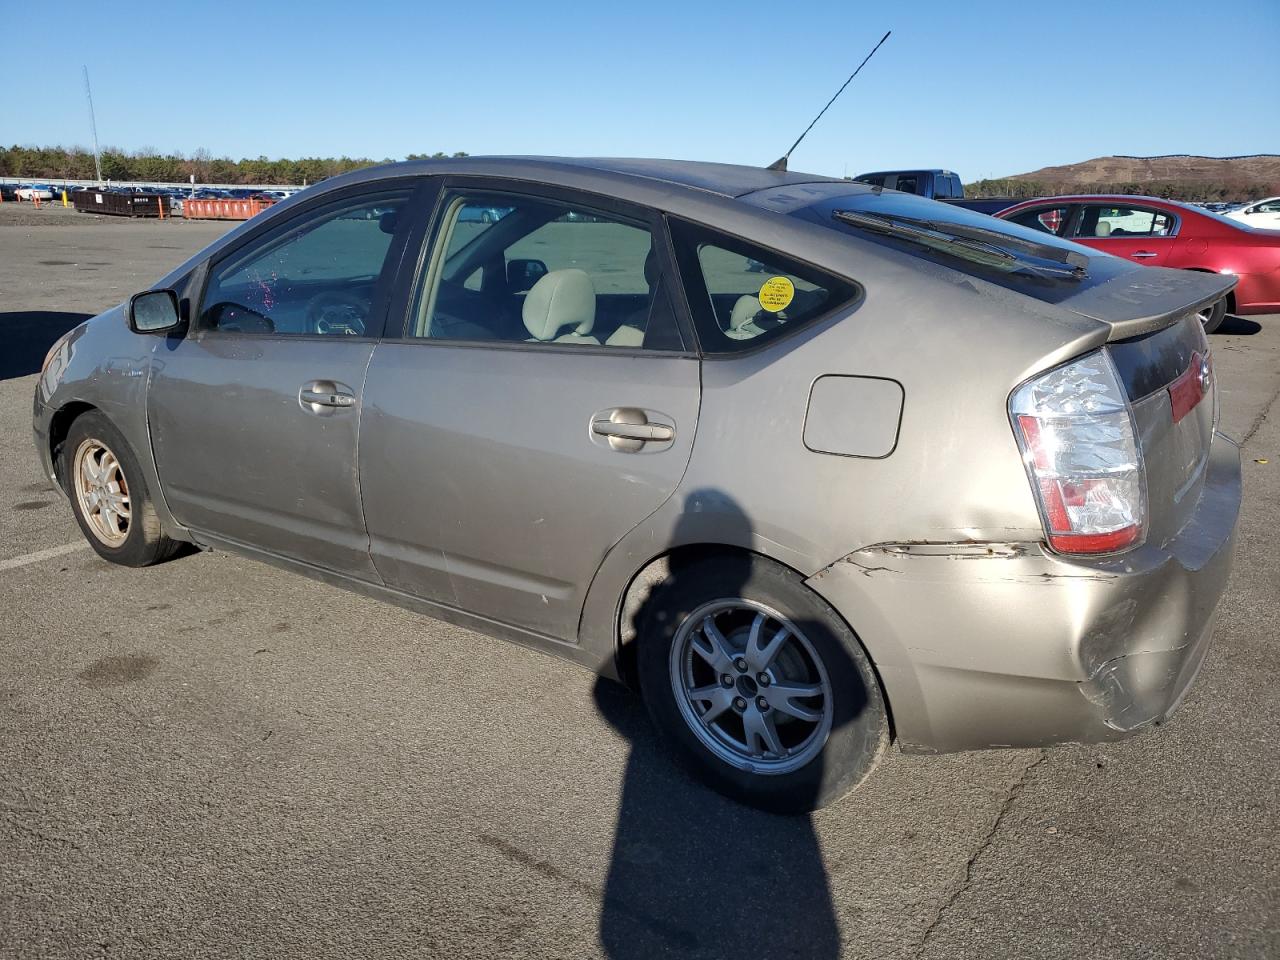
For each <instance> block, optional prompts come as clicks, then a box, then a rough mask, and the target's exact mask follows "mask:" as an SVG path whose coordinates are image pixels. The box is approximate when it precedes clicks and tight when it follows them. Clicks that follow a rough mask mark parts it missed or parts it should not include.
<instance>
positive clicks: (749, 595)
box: [637, 554, 889, 813]
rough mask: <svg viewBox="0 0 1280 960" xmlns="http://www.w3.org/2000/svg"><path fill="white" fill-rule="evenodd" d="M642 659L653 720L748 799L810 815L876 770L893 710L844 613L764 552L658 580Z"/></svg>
mask: <svg viewBox="0 0 1280 960" xmlns="http://www.w3.org/2000/svg"><path fill="white" fill-rule="evenodd" d="M637 667H638V671H639V679H640V685H641V690H642V692H643V694H644V699H645V703H646V705H647V707H648V709H649V713H650V715H651V717H652V718H653V721H654V724H655V725H656V726H657V728H658V730H659V732H660V733H661V734H662V736H663V737H664V739H666V740H667V741H668V742H669V743H670V744H671V745H672V746H673V747H674V748H675V750H676V753H677V754H678V755H679V757H680V758H681V759H682V761H684V763H685V764H686V765H687V766H688V767H689V768H690V770H691V771H692V772H693V773H694V774H695V775H696V776H698V777H699V778H700V779H701V780H703V781H704V782H706V783H707V784H709V785H710V786H711V787H713V788H714V789H716V790H718V791H720V792H721V793H724V794H726V795H728V796H730V797H732V798H734V799H735V800H738V801H739V802H741V803H745V804H747V805H748V806H753V807H757V808H760V809H763V810H769V811H773V812H776V813H807V812H809V811H812V810H816V809H817V808H819V807H822V806H825V805H826V804H828V803H831V802H832V801H834V800H836V799H838V798H839V797H841V796H843V795H844V794H845V793H847V792H849V791H850V790H852V789H853V788H854V787H856V786H857V785H858V784H860V783H861V782H862V781H863V780H864V779H865V778H866V777H867V776H868V775H869V774H870V773H871V771H872V770H873V769H874V768H875V766H876V764H877V763H878V762H879V760H880V757H881V755H882V754H883V753H884V751H885V749H886V747H887V746H888V743H889V720H888V714H887V710H886V708H885V703H884V698H883V696H882V695H881V692H880V686H879V682H878V680H877V679H876V676H875V671H874V668H873V667H872V665H871V661H870V659H869V658H868V657H867V654H866V652H865V651H864V650H863V649H862V645H861V644H860V643H859V642H858V638H857V637H856V636H854V634H853V631H852V630H850V629H849V627H848V626H847V625H846V624H845V623H844V621H843V620H842V619H841V617H840V616H839V614H837V613H836V611H835V610H834V609H832V608H831V606H830V605H829V604H827V603H826V602H825V601H824V600H823V599H822V598H821V597H819V596H818V595H817V594H815V593H814V592H813V591H812V590H810V589H809V588H808V587H806V586H805V585H804V583H803V582H802V581H801V579H800V577H799V576H797V575H796V574H795V573H793V572H792V571H790V570H787V569H786V568H784V567H781V566H779V565H778V564H775V563H773V562H771V561H769V560H766V559H764V558H762V557H756V556H753V555H745V554H734V555H728V554H726V555H720V556H713V557H707V558H704V559H701V560H698V561H695V562H693V563H691V564H687V565H684V566H679V565H673V566H672V572H671V575H670V576H669V577H668V578H667V580H666V581H664V582H663V583H662V584H660V585H658V587H656V588H655V590H654V592H653V594H652V595H651V597H650V599H649V601H648V603H646V605H645V609H644V612H643V613H642V615H641V630H640V636H639V638H638V649H637Z"/></svg>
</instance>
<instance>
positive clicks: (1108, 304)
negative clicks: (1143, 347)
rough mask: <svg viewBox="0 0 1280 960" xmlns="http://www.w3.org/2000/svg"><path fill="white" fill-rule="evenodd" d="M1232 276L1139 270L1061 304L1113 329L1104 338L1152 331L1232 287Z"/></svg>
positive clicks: (1085, 291)
mask: <svg viewBox="0 0 1280 960" xmlns="http://www.w3.org/2000/svg"><path fill="white" fill-rule="evenodd" d="M1235 285H1236V277H1235V276H1234V275H1232V274H1221V273H1201V272H1199V271H1197V270H1164V269H1160V268H1158V267H1155V268H1152V267H1143V268H1141V269H1134V270H1130V271H1128V272H1127V273H1122V274H1121V275H1120V276H1118V277H1116V278H1114V279H1112V280H1110V281H1108V282H1106V283H1100V284H1098V285H1097V286H1094V287H1090V288H1089V289H1087V290H1082V291H1080V293H1078V294H1077V295H1075V296H1073V297H1071V298H1070V299H1069V300H1067V301H1064V302H1063V303H1062V304H1061V305H1062V306H1063V307H1065V308H1067V309H1068V310H1071V311H1073V312H1074V313H1078V314H1080V315H1081V316H1085V317H1089V318H1090V319H1092V320H1101V321H1102V322H1103V323H1106V324H1109V325H1110V326H1111V334H1110V335H1109V336H1108V337H1107V340H1109V341H1110V340H1127V339H1129V338H1130V337H1140V336H1142V335H1143V334H1146V333H1154V332H1155V331H1156V330H1163V329H1164V328H1165V327H1167V326H1170V325H1172V324H1173V323H1176V322H1177V321H1178V320H1180V319H1181V318H1183V317H1185V316H1186V315H1187V314H1188V313H1191V312H1193V311H1196V310H1200V309H1201V308H1203V307H1207V306H1209V305H1210V304H1213V303H1216V302H1217V301H1219V300H1221V299H1222V298H1223V297H1225V296H1226V295H1227V294H1228V293H1230V292H1231V290H1232V289H1234V287H1235Z"/></svg>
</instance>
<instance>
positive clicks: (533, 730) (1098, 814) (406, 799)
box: [0, 204, 1280, 960]
mask: <svg viewBox="0 0 1280 960" xmlns="http://www.w3.org/2000/svg"><path fill="white" fill-rule="evenodd" d="M4 207H9V205H8V204H5V205H4V206H3V207H0V338H2V339H0V343H3V344H4V346H3V347H0V482H2V483H3V487H2V489H3V491H4V493H3V499H0V957H4V958H22V960H30V958H41V957H75V958H80V957H174V956H182V957H189V958H197V957H227V956H237V957H246V958H256V957H263V958H271V960H284V958H291V957H308V958H315V957H393V956H394V957H406V956H422V957H503V958H505V957H513V958H524V957H529V958H534V957H563V958H593V957H611V958H636V960H639V958H646V960H648V958H655V957H698V958H708V960H710V958H719V957H728V956H734V957H735V958H754V957H759V958H770V960H774V958H788V957H791V958H809V957H815V958H826V957H835V956H843V957H859V958H861V957H877V958H918V957H923V958H940V960H941V958H947V960H951V958H963V957H982V958H991V957H1014V956H1017V957H1034V958H1064V960H1065V958H1072V960H1076V958H1080V957H1104V958H1129V957H1135V958H1136V957H1144V958H1145V957H1231V958H1246V957H1247V958H1269V957H1276V956H1280V820H1278V817H1277V810H1278V809H1280V725H1278V724H1277V713H1278V712H1280V706H1278V705H1280V696H1278V695H1280V667H1278V666H1277V664H1278V658H1277V648H1276V647H1277V636H1280V586H1278V585H1280V548H1278V546H1277V537H1276V530H1277V529H1278V528H1280V479H1278V475H1280V414H1277V412H1276V410H1277V406H1276V405H1277V402H1278V401H1277V395H1278V393H1280V316H1272V317H1262V318H1253V320H1252V321H1249V320H1239V319H1236V320H1230V321H1228V323H1229V327H1228V328H1227V329H1228V330H1229V331H1230V332H1228V333H1224V334H1220V335H1215V336H1214V337H1213V338H1212V344H1213V349H1214V355H1215V363H1216V368H1217V372H1218V376H1219V379H1220V382H1221V383H1222V385H1223V391H1224V395H1223V402H1222V406H1223V424H1224V429H1225V430H1226V432H1227V433H1228V434H1230V435H1232V436H1235V437H1240V438H1246V443H1245V447H1244V459H1245V483H1246V494H1245V503H1244V514H1243V518H1242V526H1241V531H1240V537H1239V545H1238V548H1237V550H1238V552H1237V556H1236V563H1235V570H1234V573H1233V576H1232V580H1231V584H1230V589H1229V593H1228V595H1227V597H1226V599H1225V601H1224V604H1223V606H1222V608H1221V615H1220V622H1219V626H1218V633H1217V640H1216V644H1215V647H1214V650H1213V652H1212V653H1211V655H1210V657H1209V660H1208V662H1207V664H1206V666H1205V668H1204V670H1203V672H1202V674H1201V676H1200V679H1199V681H1198V682H1197V684H1196V686H1195V687H1194V688H1193V689H1192V692H1191V694H1190V695H1189V697H1188V699H1187V701H1186V703H1185V706H1184V707H1183V709H1182V710H1181V711H1180V712H1179V713H1178V714H1177V715H1176V716H1175V717H1174V718H1173V719H1171V720H1170V721H1169V722H1168V723H1167V724H1166V725H1165V726H1164V727H1163V728H1162V729H1160V730H1158V731H1155V732H1153V733H1152V734H1149V735H1146V736H1142V737H1139V738H1136V739H1131V740H1126V741H1123V742H1120V743H1115V744H1109V745H1106V746H1101V747H1087V746H1072V747H1061V748H1055V749H1051V750H1047V751H1004V752H1000V751H993V752H987V753H975V754H966V755H956V756H942V757H919V756H905V755H901V754H899V753H897V752H896V751H891V753H890V754H889V755H888V757H887V758H886V760H885V762H884V764H883V765H882V767H881V768H880V770H879V771H878V772H877V773H876V774H875V775H874V776H873V777H872V778H871V779H870V780H869V781H868V782H867V783H866V785H865V786H864V787H863V788H862V789H861V790H860V791H859V792H858V793H856V794H854V795H852V796H850V797H848V798H846V799H845V800H844V801H843V802H841V803H839V804H837V805H835V806H834V807H831V808H829V809H827V810H824V811H822V812H820V813H818V814H816V815H815V816H813V817H812V818H778V817H772V816H769V815H766V814H760V813H756V812H753V811H749V810H745V809H743V808H741V807H738V806H736V805H734V804H732V803H730V802H728V801H725V800H722V799H721V798H719V797H718V796H715V795H713V794H710V793H708V792H706V791H705V790H703V789H702V788H700V787H698V786H696V785H695V784H693V783H692V782H690V781H689V780H688V779H687V778H686V777H685V776H684V775H683V774H681V773H680V772H679V771H678V770H676V769H674V768H673V767H672V766H671V765H670V764H669V763H668V761H667V760H666V758H665V757H664V755H663V754H662V752H661V750H660V748H659V747H658V745H657V744H656V743H655V742H654V740H653V737H652V735H651V734H650V731H649V728H648V724H647V721H646V718H645V716H644V713H643V709H642V708H641V706H640V705H639V703H637V702H636V701H634V700H633V699H632V698H631V697H630V696H629V695H627V694H625V693H623V692H622V691H620V690H619V689H617V688H616V687H614V686H612V685H610V684H607V683H601V682H597V681H596V679H595V678H594V677H592V676H591V675H589V674H587V673H585V672H581V671H580V670H578V669H576V668H574V667H571V666H568V665H566V664H563V663H560V662H559V661H556V660H552V659H550V658H548V657H546V656H543V655H540V654H537V653H533V652H531V651H527V650H524V649H521V648H518V647H514V646H510V645H507V644H504V643H501V642H498V641H495V640H490V639H487V638H485V637H482V636H479V635H477V634H474V633H470V632H468V631H466V630H462V629H460V628H457V627H452V626H448V625H444V624H441V623H438V622H435V621H432V620H429V619H426V618H424V617H421V616H418V615H416V614H413V613H410V612H407V611H405V610H401V609H399V608H396V607H392V606H387V605H385V604H380V603H377V602H375V601H372V600H369V599H366V598H363V597H359V596H356V595H354V594H350V593H346V592H343V591H341V590H338V589H335V588H331V587H328V586H324V585H321V584H318V583H314V582H311V581H308V580H305V579H302V578H299V577H296V576H293V575H291V574H287V573H284V572H282V571H278V570H275V569H274V568H269V567H265V566H262V565H258V564H255V563H252V562H250V561H247V560H242V559H239V558H236V557H232V556H228V555H225V554H217V553H214V554H200V555H195V556H189V557H185V558H182V559H179V560H177V561H175V562H171V563H168V564H165V565H163V566H160V567H157V568H153V569H150V570H125V569H120V568H115V567H110V566H108V565H107V564H105V563H102V562H101V561H99V560H98V559H97V558H96V556H95V555H94V554H93V553H91V552H90V551H89V550H87V549H83V548H80V547H79V546H77V545H78V544H79V543H80V537H79V534H78V531H77V528H76V526H75V524H74V522H73V520H72V519H71V513H70V510H69V508H68V506H67V505H66V503H65V501H63V500H62V499H61V498H60V497H59V496H58V495H57V494H55V493H54V492H52V491H51V490H49V489H48V488H47V487H46V486H45V485H44V483H43V482H42V479H41V477H40V475H39V471H38V469H37V467H36V463H35V460H34V457H33V455H32V452H31V448H30V435H29V428H30V423H29V421H30V402H31V400H30V398H31V393H32V390H33V387H34V377H33V376H31V375H30V371H31V369H34V368H32V367H31V366H30V364H31V363H32V362H33V361H31V360H30V359H29V358H30V357H31V356H34V357H35V359H34V363H35V364H36V365H38V364H39V360H40V358H41V357H43V355H44V350H45V348H47V346H48V344H49V343H50V342H52V339H53V337H55V336H56V335H57V333H60V332H61V329H65V328H66V327H67V326H69V325H70V324H71V323H73V322H74V319H73V318H74V317H76V316H79V315H83V314H86V313H93V312H97V311H99V310H101V309H103V308H104V307H106V306H108V305H110V304H111V303H113V302H115V301H118V300H120V299H122V298H123V297H124V296H125V295H127V294H128V293H129V292H131V291H133V290H135V289H140V288H142V287H143V286H145V285H146V284H147V282H148V281H150V280H151V279H154V278H155V277H157V276H159V275H160V274H161V273H162V272H163V271H164V270H165V269H167V268H168V267H169V266H171V265H172V264H175V263H177V262H178V261H179V260H180V259H182V258H183V257H185V256H186V255H187V253H189V252H193V251H195V250H197V249H199V248H200V247H201V246H203V245H204V244H205V243H207V242H208V241H209V240H210V239H212V237H214V236H216V235H217V234H218V233H220V232H221V231H222V230H223V229H226V228H225V226H222V225H217V224H202V225H197V224H187V223H182V222H175V223H164V224H160V223H153V222H147V223H129V222H125V223H122V222H113V221H100V220H95V219H93V218H88V217H83V216H82V215H76V214H74V213H64V212H62V211H58V210H53V211H46V213H47V216H45V218H44V219H39V218H38V215H35V214H34V213H33V212H22V211H19V212H15V211H13V210H12V209H9V210H6V209H4ZM51 227H58V229H50V228H51ZM55 331H56V332H55ZM6 365H7V366H6ZM24 367H25V369H24ZM1260 461H1266V462H1265V463H1264V462H1260ZM42 552H43V553H42ZM33 554H40V556H41V557H42V558H37V559H35V560H31V556H32V555H33Z"/></svg>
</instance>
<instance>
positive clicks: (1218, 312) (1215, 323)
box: [1197, 297, 1227, 334]
mask: <svg viewBox="0 0 1280 960" xmlns="http://www.w3.org/2000/svg"><path fill="white" fill-rule="evenodd" d="M1197 316H1199V317H1200V323H1201V325H1202V326H1203V327H1204V332H1205V333H1206V334H1209V333H1213V332H1214V331H1215V330H1217V329H1218V328H1219V327H1220V326H1222V321H1223V320H1225V319H1226V317H1227V298H1226V297H1223V298H1222V299H1221V300H1219V301H1218V302H1217V303H1215V304H1213V306H1211V307H1205V308H1204V309H1203V310H1201V311H1200V313H1199V314H1197Z"/></svg>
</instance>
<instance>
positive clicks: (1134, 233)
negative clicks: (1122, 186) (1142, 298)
mask: <svg viewBox="0 0 1280 960" xmlns="http://www.w3.org/2000/svg"><path fill="white" fill-rule="evenodd" d="M1177 235H1178V218H1177V217H1176V216H1174V215H1173V214H1172V213H1169V212H1167V211H1165V210H1160V209H1157V208H1155V207H1148V206H1142V205H1140V204H1121V203H1114V204H1113V203H1087V204H1085V205H1084V206H1083V207H1082V208H1081V211H1080V216H1079V218H1078V219H1077V221H1076V224H1075V235H1074V236H1073V237H1072V239H1074V240H1076V241H1078V242H1080V243H1085V244H1088V245H1089V246H1091V247H1093V248H1095V249H1097V250H1101V251H1103V252H1104V253H1109V254H1111V255H1113V256H1116V257H1124V258H1125V259H1128V260H1132V261H1133V262H1135V263H1142V264H1145V265H1147V266H1149V267H1156V266H1165V265H1167V264H1168V262H1169V261H1170V260H1171V259H1172V255H1173V251H1174V244H1175V242H1176V237H1177Z"/></svg>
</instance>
